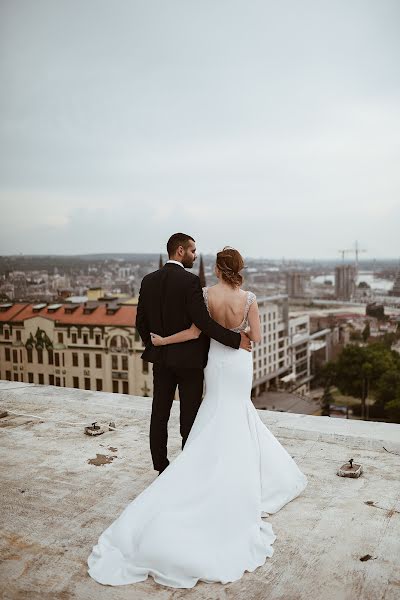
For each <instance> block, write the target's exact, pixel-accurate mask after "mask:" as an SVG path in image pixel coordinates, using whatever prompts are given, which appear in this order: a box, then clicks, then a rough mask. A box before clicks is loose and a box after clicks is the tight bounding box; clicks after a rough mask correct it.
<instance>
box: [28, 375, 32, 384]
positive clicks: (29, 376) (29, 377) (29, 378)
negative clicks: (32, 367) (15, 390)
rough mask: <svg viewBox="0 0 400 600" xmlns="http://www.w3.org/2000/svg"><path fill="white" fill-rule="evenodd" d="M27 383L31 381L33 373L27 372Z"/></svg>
mask: <svg viewBox="0 0 400 600" xmlns="http://www.w3.org/2000/svg"><path fill="white" fill-rule="evenodd" d="M28 383H33V373H28Z"/></svg>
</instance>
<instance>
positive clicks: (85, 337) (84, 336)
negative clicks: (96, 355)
mask: <svg viewBox="0 0 400 600" xmlns="http://www.w3.org/2000/svg"><path fill="white" fill-rule="evenodd" d="M83 343H84V344H88V343H89V336H88V334H87V333H84V334H83Z"/></svg>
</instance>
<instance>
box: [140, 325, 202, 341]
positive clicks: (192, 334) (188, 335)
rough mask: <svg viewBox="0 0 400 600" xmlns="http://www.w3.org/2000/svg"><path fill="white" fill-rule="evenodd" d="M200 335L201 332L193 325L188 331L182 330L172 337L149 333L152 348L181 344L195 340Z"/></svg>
mask: <svg viewBox="0 0 400 600" xmlns="http://www.w3.org/2000/svg"><path fill="white" fill-rule="evenodd" d="M200 334H201V330H200V329H199V328H198V327H196V325H195V324H194V323H193V325H192V326H191V327H189V329H184V330H183V331H179V333H174V334H173V335H169V336H167V337H162V336H161V335H157V334H156V333H150V337H151V343H152V344H153V346H167V345H168V344H180V343H181V342H188V341H189V340H195V339H197V338H198V337H199V336H200Z"/></svg>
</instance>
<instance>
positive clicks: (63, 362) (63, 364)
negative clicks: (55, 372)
mask: <svg viewBox="0 0 400 600" xmlns="http://www.w3.org/2000/svg"><path fill="white" fill-rule="evenodd" d="M61 356H62V366H63V367H65V354H64V352H63V353H62V355H61Z"/></svg>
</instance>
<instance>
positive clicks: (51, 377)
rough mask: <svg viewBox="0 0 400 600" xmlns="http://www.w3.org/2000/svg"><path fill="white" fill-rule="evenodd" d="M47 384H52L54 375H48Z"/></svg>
mask: <svg viewBox="0 0 400 600" xmlns="http://www.w3.org/2000/svg"><path fill="white" fill-rule="evenodd" d="M49 385H54V375H49Z"/></svg>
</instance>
